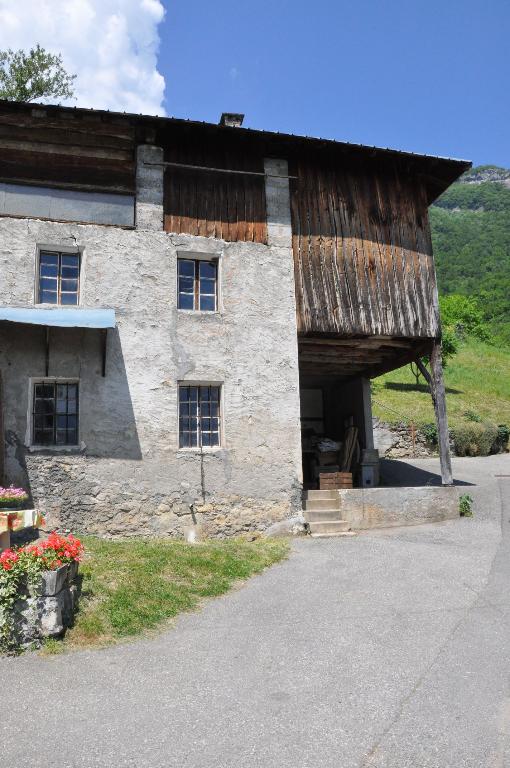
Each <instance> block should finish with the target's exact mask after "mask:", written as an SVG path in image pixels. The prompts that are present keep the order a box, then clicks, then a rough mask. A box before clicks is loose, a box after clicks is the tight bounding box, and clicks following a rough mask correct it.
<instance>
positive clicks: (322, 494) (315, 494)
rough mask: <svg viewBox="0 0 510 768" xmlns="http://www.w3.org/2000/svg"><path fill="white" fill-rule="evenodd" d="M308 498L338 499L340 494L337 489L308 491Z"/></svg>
mask: <svg viewBox="0 0 510 768" xmlns="http://www.w3.org/2000/svg"><path fill="white" fill-rule="evenodd" d="M306 498H307V500H310V501H311V500H312V499H337V498H338V495H337V493H336V491H308V492H307V495H306Z"/></svg>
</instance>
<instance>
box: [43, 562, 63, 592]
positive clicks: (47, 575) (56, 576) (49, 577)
mask: <svg viewBox="0 0 510 768" xmlns="http://www.w3.org/2000/svg"><path fill="white" fill-rule="evenodd" d="M68 571H69V566H68V565H67V563H65V564H64V565H61V566H60V568H57V570H56V571H43V572H42V574H41V581H42V591H41V593H40V594H41V597H51V596H52V595H58V593H59V592H60V591H61V589H62V587H64V586H65V585H66V581H67V573H68Z"/></svg>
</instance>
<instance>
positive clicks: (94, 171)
mask: <svg viewBox="0 0 510 768" xmlns="http://www.w3.org/2000/svg"><path fill="white" fill-rule="evenodd" d="M0 181H6V182H13V183H16V182H19V183H22V184H36V185H38V184H40V185H43V186H47V185H49V186H52V185H53V186H57V187H63V188H66V187H67V188H72V189H85V190H95V191H101V192H121V193H130V194H133V193H134V190H135V129H134V128H133V127H132V126H131V125H130V123H129V122H128V121H126V120H123V119H122V118H119V117H113V116H112V117H110V118H109V117H108V116H107V115H105V116H99V115H97V114H94V113H83V112H76V113H74V112H71V113H69V112H65V111H62V112H58V111H55V110H49V111H48V112H46V110H45V109H44V107H36V106H34V107H33V108H32V109H30V111H21V110H18V111H11V110H10V109H9V106H8V105H7V106H5V105H1V106H0Z"/></svg>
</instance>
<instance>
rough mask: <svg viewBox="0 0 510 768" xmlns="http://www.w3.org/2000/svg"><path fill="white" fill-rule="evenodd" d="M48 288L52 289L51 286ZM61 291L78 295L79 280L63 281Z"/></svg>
mask: <svg viewBox="0 0 510 768" xmlns="http://www.w3.org/2000/svg"><path fill="white" fill-rule="evenodd" d="M48 288H51V286H48ZM60 290H61V291H73V292H74V293H76V291H77V290H78V280H64V279H63V280H62V282H61V283H60Z"/></svg>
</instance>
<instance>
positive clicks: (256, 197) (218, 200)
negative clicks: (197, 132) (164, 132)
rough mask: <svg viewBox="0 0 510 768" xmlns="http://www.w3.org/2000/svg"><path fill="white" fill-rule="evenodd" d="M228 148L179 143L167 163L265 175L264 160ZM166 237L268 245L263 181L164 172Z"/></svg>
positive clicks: (170, 150)
mask: <svg viewBox="0 0 510 768" xmlns="http://www.w3.org/2000/svg"><path fill="white" fill-rule="evenodd" d="M228 138H229V141H228V142H227V141H225V142H219V141H218V142H214V143H213V142H205V143H204V145H203V146H202V147H201V146H200V144H199V143H198V142H196V141H192V140H190V141H189V143H188V142H186V141H181V142H179V144H178V145H176V146H171V147H169V148H167V149H165V161H166V162H171V163H183V164H186V165H195V166H202V167H204V166H205V167H207V168H222V169H228V170H244V171H255V172H258V173H263V172H264V161H263V157H262V155H261V154H259V153H253V154H251V153H247V152H246V151H243V149H242V148H241V147H236V146H235V144H234V143H233V142H232V139H231V137H230V136H229V137H228ZM164 208H165V225H164V226H165V230H166V231H167V232H177V233H185V234H188V235H201V236H203V237H217V238H220V239H223V240H230V241H235V240H244V241H248V242H255V243H267V224H266V196H265V186H264V178H263V177H262V176H248V175H243V174H230V173H215V172H212V171H211V172H208V171H203V170H200V171H193V170H190V169H187V168H182V169H181V168H176V167H171V166H170V167H167V168H166V170H165V204H164Z"/></svg>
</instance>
